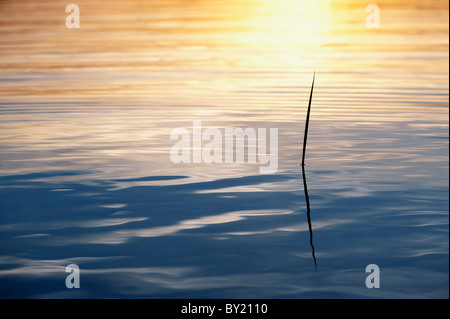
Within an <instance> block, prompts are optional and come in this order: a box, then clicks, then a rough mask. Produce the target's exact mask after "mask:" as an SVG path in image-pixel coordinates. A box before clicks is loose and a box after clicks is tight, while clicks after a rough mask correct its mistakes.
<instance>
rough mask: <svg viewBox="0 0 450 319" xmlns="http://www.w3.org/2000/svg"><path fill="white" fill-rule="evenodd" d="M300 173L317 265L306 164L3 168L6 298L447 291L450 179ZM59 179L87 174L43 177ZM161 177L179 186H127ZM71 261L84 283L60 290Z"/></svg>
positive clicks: (3, 294)
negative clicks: (435, 182)
mask: <svg viewBox="0 0 450 319" xmlns="http://www.w3.org/2000/svg"><path fill="white" fill-rule="evenodd" d="M305 173H306V174H305V177H306V180H307V182H310V185H309V187H308V193H309V201H310V206H311V225H312V229H311V234H312V239H313V247H314V248H315V256H314V257H315V258H316V259H317V270H315V267H314V260H313V255H312V247H311V245H310V230H309V228H308V223H307V215H306V202H305V193H304V189H303V185H302V174H301V171H300V170H299V171H291V172H285V173H282V174H274V175H255V176H244V177H241V178H224V179H220V178H219V179H217V180H214V181H209V182H185V183H182V181H184V180H186V179H187V176H148V177H142V178H137V179H114V180H97V181H95V180H89V182H86V180H87V179H86V177H87V176H89V172H85V171H79V172H77V171H53V172H45V173H33V174H23V175H12V176H2V177H1V179H0V180H1V185H2V191H1V193H0V194H1V195H0V196H1V197H0V200H1V202H2V215H1V228H0V231H1V243H2V250H1V252H2V256H1V263H0V267H1V268H0V269H1V270H0V275H1V277H0V282H1V286H0V287H1V290H0V291H1V297H4V298H11V297H12V298H16V297H19V298H21V297H44V298H47V297H48V298H74V297H75V298H76V297H80V298H86V297H87V298H90V297H91V298H99V297H100V298H103V297H105V298H405V297H406V298H423V297H430V298H435V297H437V298H442V297H445V296H446V295H448V271H447V270H448V224H447V223H448V215H447V213H446V212H447V209H448V189H445V188H438V187H436V188H430V187H427V188H420V187H417V185H410V186H409V187H406V188H404V187H405V185H399V184H397V185H395V184H396V183H394V182H392V183H391V184H392V185H389V186H386V189H383V188H382V187H380V188H378V189H377V190H373V189H370V188H368V189H366V190H365V191H362V190H361V189H359V187H358V185H357V186H355V187H347V188H342V187H341V185H342V184H341V183H333V182H329V183H324V184H321V183H318V181H320V180H323V179H324V178H329V177H330V176H333V175H339V176H340V178H342V179H345V178H347V180H348V178H349V177H350V176H352V177H353V178H356V177H357V176H358V175H360V174H361V173H362V172H361V171H358V170H353V171H351V170H349V171H341V172H337V171H333V170H332V169H328V170H310V171H308V167H307V169H306V172H305ZM55 176H60V177H61V176H65V177H67V176H72V177H74V176H75V177H76V176H80V177H81V176H83V177H84V179H81V178H80V180H83V181H84V182H77V181H65V182H56V181H54V180H53V181H42V180H45V179H47V180H48V179H49V178H54V177H55ZM167 180H172V181H179V182H180V183H175V184H172V185H164V186H159V185H151V186H150V185H142V186H130V187H120V185H121V183H124V182H142V181H167ZM262 184H269V185H279V187H273V189H272V190H268V189H267V188H266V189H264V190H263V191H261V189H258V187H259V186H261V185H262ZM281 185H285V187H284V188H285V190H283V187H281ZM286 185H289V186H292V187H286ZM318 185H319V186H318ZM6 186H7V187H6ZM393 186H394V187H393ZM399 186H402V187H401V188H400V187H399ZM234 187H238V189H239V187H240V188H241V189H246V188H248V187H253V188H250V190H249V189H247V190H246V191H236V190H233V188H234ZM392 189H397V190H392ZM72 263H75V264H77V265H78V266H79V267H80V270H81V272H80V281H81V287H80V289H75V288H73V289H67V288H66V287H65V278H66V276H67V275H68V273H65V267H66V266H67V265H69V264H72ZM369 264H377V265H378V266H379V268H380V280H381V287H380V288H379V289H376V288H373V289H368V288H367V287H366V285H365V280H366V277H367V276H368V275H369V273H366V272H365V268H366V266H367V265H369Z"/></svg>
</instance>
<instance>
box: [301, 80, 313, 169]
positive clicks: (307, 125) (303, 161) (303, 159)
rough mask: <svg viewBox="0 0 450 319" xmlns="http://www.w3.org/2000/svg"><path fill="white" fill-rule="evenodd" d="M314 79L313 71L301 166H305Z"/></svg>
mask: <svg viewBox="0 0 450 319" xmlns="http://www.w3.org/2000/svg"><path fill="white" fill-rule="evenodd" d="M315 78H316V71H314V75H313V81H312V85H311V94H310V95H309V103H308V112H307V113H306V123H305V134H304V135H303V155H302V166H304V165H305V151H306V140H307V139H308V127H309V114H310V113H311V100H312V95H313V89H314V80H315Z"/></svg>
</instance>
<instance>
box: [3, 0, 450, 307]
mask: <svg viewBox="0 0 450 319" xmlns="http://www.w3.org/2000/svg"><path fill="white" fill-rule="evenodd" d="M66 4H67V3H66V2H65V1H56V0H55V1H42V2H39V3H38V2H36V1H20V2H16V1H2V2H1V3H0V32H1V37H0V209H1V213H0V296H1V297H2V298H17V297H19V298H127V297H133V298H135V297H137V298H448V296H449V292H448V279H449V278H448V265H449V264H448V251H449V246H448V240H449V237H448V223H449V215H448V209H449V197H448V191H449V179H448V150H449V149H448V132H449V131H448V83H449V82H448V67H449V63H448V58H449V56H448V21H449V20H448V2H446V1H378V2H377V4H378V5H379V6H380V9H381V11H380V16H381V19H380V28H379V29H368V28H367V27H366V24H365V19H366V17H367V16H368V13H366V11H365V6H366V5H367V4H366V3H365V2H363V1H344V0H340V1H331V0H330V1H326V0H316V1H312V0H304V1H300V0H280V1H269V0H252V1H251V0H239V1H237V0H236V1H234V0H233V1H211V0H208V1H206V0H205V1H203V0H198V1H181V0H164V1H163V0H152V1H138V0H133V1H118V0H115V1H108V2H107V3H105V2H104V1H87V0H79V1H77V4H78V5H79V7H80V12H81V28H80V29H68V28H66V26H65V19H66V16H67V15H68V13H66V12H65V6H66ZM314 70H315V71H316V84H315V90H314V96H313V103H312V111H311V112H312V113H311V122H310V127H309V136H308V148H307V154H306V162H307V166H306V167H305V176H306V181H307V186H308V187H307V188H308V194H309V202H310V207H311V213H310V217H311V225H312V233H313V245H314V249H315V258H316V261H317V271H315V265H314V260H313V256H312V248H311V246H310V232H309V227H308V218H307V213H306V201H305V193H304V187H303V181H302V171H301V166H299V164H300V162H301V148H302V142H303V130H304V123H305V122H304V121H305V115H306V107H307V103H308V98H309V90H310V86H311V81H312V74H313V72H314ZM194 120H201V121H202V126H203V128H208V127H209V128H218V129H220V130H222V132H223V129H225V128H226V127H233V128H236V127H241V128H248V127H251V128H255V129H256V128H278V144H279V148H278V171H277V172H276V173H274V174H269V175H262V174H259V167H260V164H249V163H243V164H238V163H234V164H204V163H201V164H174V163H172V161H171V160H170V149H171V147H172V146H173V145H174V143H175V141H172V140H170V133H171V131H172V130H173V129H174V128H178V127H184V128H186V129H187V130H188V131H190V132H192V125H193V121H194ZM206 143H207V142H203V144H204V145H205V144H206ZM68 264H77V265H78V266H79V267H80V269H81V288H80V289H67V288H66V286H65V279H66V276H67V273H65V268H66V266H67V265H68ZM368 264H377V265H378V266H379V267H380V271H381V288H380V289H367V288H366V285H365V279H366V276H367V275H368V274H367V273H365V268H366V266H367V265H368Z"/></svg>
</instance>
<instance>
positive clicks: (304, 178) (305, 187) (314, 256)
mask: <svg viewBox="0 0 450 319" xmlns="http://www.w3.org/2000/svg"><path fill="white" fill-rule="evenodd" d="M302 175H303V190H304V191H305V200H306V216H307V217H308V228H309V244H310V245H311V250H312V256H313V259H314V266H315V267H316V271H317V262H316V255H315V253H314V245H313V233H312V225H311V207H310V206H309V196H308V187H307V186H306V175H305V166H304V165H302Z"/></svg>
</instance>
